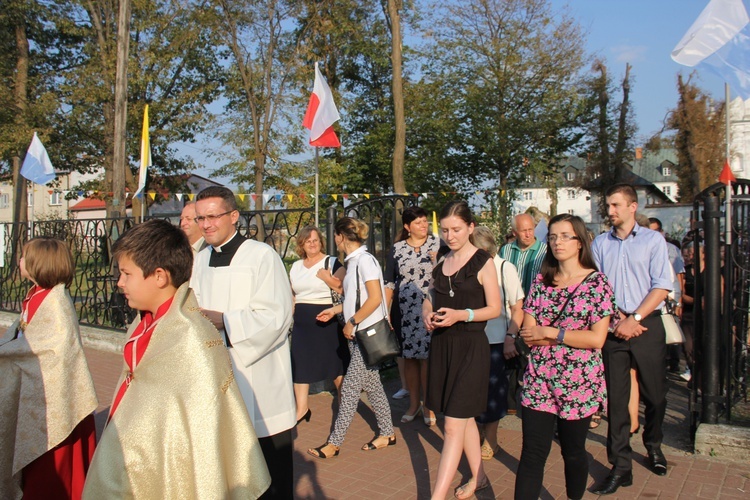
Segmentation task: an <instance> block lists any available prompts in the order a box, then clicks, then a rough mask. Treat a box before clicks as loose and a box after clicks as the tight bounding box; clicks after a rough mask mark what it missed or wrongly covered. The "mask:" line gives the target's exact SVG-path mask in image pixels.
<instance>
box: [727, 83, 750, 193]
mask: <svg viewBox="0 0 750 500" xmlns="http://www.w3.org/2000/svg"><path fill="white" fill-rule="evenodd" d="M729 122H730V126H729V128H730V130H731V140H730V143H729V146H730V148H729V149H730V161H729V165H730V166H731V168H732V172H733V173H734V176H735V177H737V178H738V179H750V99H748V100H747V101H743V100H742V99H741V98H739V97H738V98H737V99H735V100H733V101H732V102H731V103H730V104H729Z"/></svg>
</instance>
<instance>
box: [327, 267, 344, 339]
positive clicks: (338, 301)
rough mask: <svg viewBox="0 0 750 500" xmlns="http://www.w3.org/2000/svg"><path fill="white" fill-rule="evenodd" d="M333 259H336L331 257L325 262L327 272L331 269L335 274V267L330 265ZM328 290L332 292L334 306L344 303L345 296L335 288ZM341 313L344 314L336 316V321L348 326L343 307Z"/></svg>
mask: <svg viewBox="0 0 750 500" xmlns="http://www.w3.org/2000/svg"><path fill="white" fill-rule="evenodd" d="M333 258H334V257H331V256H330V255H329V256H328V257H326V262H325V265H324V267H325V270H326V271H328V270H329V269H330V270H331V274H333V266H331V265H330V263H331V259H333ZM328 290H330V291H331V302H332V303H333V305H334V306H338V305H341V304H343V303H344V297H343V295H341V294H339V293H338V292H337V291H336V290H334V289H333V288H330V287H329V288H328ZM341 311H342V312H340V313H337V314H336V319H338V320H339V324H340V325H341V326H344V325H345V324H346V318H344V312H343V307H342V309H341Z"/></svg>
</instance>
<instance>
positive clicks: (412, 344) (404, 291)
mask: <svg viewBox="0 0 750 500" xmlns="http://www.w3.org/2000/svg"><path fill="white" fill-rule="evenodd" d="M401 220H402V223H403V225H404V228H403V230H402V231H401V234H400V235H399V237H398V241H396V243H395V244H394V245H393V248H392V249H391V252H390V254H389V255H388V259H387V261H386V266H385V275H384V278H385V297H386V304H390V302H391V300H392V298H393V297H394V295H395V296H396V297H398V306H399V312H400V313H401V315H400V316H401V324H400V325H397V327H396V330H397V331H399V330H400V332H401V356H402V358H403V359H404V377H405V379H406V388H407V389H408V391H409V403H410V404H409V409H408V410H407V411H406V413H405V414H404V415H403V416H402V417H401V422H403V423H408V422H411V421H412V420H414V418H415V417H416V416H417V415H418V414H419V412H420V411H422V412H423V417H424V423H425V424H426V425H428V426H431V425H434V424H435V414H434V413H433V412H432V411H430V410H429V409H428V408H424V407H423V406H421V394H422V391H423V390H424V389H425V388H426V386H427V358H428V356H429V354H430V338H431V337H430V335H429V334H428V333H427V329H426V328H425V325H424V321H422V302H424V298H425V296H426V295H427V289H428V288H429V286H430V280H431V279H432V268H433V267H434V266H435V256H436V255H437V251H438V249H439V248H440V240H439V239H438V238H437V237H436V236H434V235H431V234H428V232H429V231H428V230H429V223H428V222H427V212H426V211H425V210H424V209H423V208H420V207H408V208H406V209H404V212H403V214H402V215H401ZM389 310H390V307H389ZM398 326H400V328H398Z"/></svg>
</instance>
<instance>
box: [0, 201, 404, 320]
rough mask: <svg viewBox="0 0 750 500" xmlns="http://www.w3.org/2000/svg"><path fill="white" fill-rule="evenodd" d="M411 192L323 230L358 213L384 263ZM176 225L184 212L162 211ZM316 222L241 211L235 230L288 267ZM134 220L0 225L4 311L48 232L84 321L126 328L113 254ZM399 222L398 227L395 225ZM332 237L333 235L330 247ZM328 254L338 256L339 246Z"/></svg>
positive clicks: (128, 316)
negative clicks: (24, 259)
mask: <svg viewBox="0 0 750 500" xmlns="http://www.w3.org/2000/svg"><path fill="white" fill-rule="evenodd" d="M416 202H417V199H416V198H415V197H412V196H387V197H382V198H373V199H372V200H364V201H362V202H359V203H353V204H350V205H349V206H347V207H346V208H343V207H342V206H341V205H334V206H332V207H330V208H329V209H328V211H327V217H326V218H325V219H321V221H320V223H321V231H322V232H323V234H326V233H329V232H332V231H333V224H334V223H335V221H336V220H337V219H338V217H340V216H343V215H348V216H352V217H358V218H361V219H362V220H364V221H365V222H367V224H368V225H369V226H370V228H371V230H370V234H369V237H368V248H370V249H371V250H372V252H373V254H375V255H376V256H377V257H378V258H379V260H380V261H381V262H384V260H385V254H386V250H387V249H389V248H390V246H391V245H392V244H393V239H394V236H395V235H396V234H397V228H398V227H400V226H399V225H400V220H401V218H400V215H399V214H400V212H399V210H400V209H401V208H402V207H404V206H409V205H413V204H415V203H416ZM160 217H161V218H166V219H169V220H170V221H171V222H173V223H174V224H177V223H178V222H179V217H180V215H179V214H177V213H175V214H164V215H160ZM314 223H315V213H314V210H313V209H312V208H304V209H289V210H261V211H246V212H241V213H240V218H239V221H238V223H237V229H238V231H239V232H240V234H242V235H244V236H245V237H247V238H251V239H255V240H259V241H263V242H265V243H267V244H269V245H270V246H271V247H273V248H274V250H276V252H277V253H278V254H279V255H280V256H281V258H282V259H283V260H284V262H285V264H286V265H287V266H289V265H291V262H292V261H293V260H296V259H297V255H296V254H295V252H294V248H295V246H296V237H297V235H298V234H299V232H300V230H301V229H302V228H303V227H305V226H307V225H312V224H314ZM133 224H135V220H134V219H132V218H116V219H91V220H79V219H72V220H56V221H37V222H33V223H29V224H13V223H0V233H2V234H1V235H0V236H2V237H1V238H0V241H2V244H3V247H2V249H1V250H2V251H1V252H0V254H1V255H2V258H3V262H2V264H3V265H2V267H0V309H1V310H5V311H13V312H20V310H21V302H22V301H23V298H24V297H25V296H26V292H27V291H28V288H29V284H28V283H27V282H24V280H23V279H22V278H21V274H20V269H19V267H18V261H19V259H20V256H21V249H22V248H23V244H24V243H25V242H27V241H28V240H29V239H30V238H33V237H37V236H50V237H55V238H58V239H60V240H63V241H65V242H66V243H67V245H68V247H69V248H70V251H71V254H72V255H73V261H74V264H75V269H76V272H75V277H74V279H73V283H72V285H71V287H70V294H71V296H72V297H73V301H74V303H75V307H76V312H77V313H78V318H79V321H80V322H81V323H82V324H86V325H91V326H101V327H109V328H116V329H124V328H126V326H127V325H128V324H129V323H130V322H131V321H132V320H133V318H134V317H135V312H134V311H132V310H131V309H130V308H129V307H128V305H127V303H126V301H125V298H124V297H123V295H122V294H121V293H120V292H119V291H118V289H117V279H118V271H117V268H116V265H115V263H114V262H113V261H112V258H111V249H112V245H113V244H114V242H115V241H117V239H118V238H119V236H120V235H121V234H122V233H123V232H124V231H125V230H127V229H128V228H129V227H131V226H132V225H133ZM397 226H398V227H397ZM332 244H333V238H332V237H330V238H329V249H330V245H332ZM329 253H334V254H335V249H334V250H333V251H330V252H329Z"/></svg>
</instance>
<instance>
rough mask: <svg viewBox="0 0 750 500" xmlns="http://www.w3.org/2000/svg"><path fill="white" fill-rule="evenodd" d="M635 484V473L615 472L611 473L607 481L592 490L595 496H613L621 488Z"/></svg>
mask: <svg viewBox="0 0 750 500" xmlns="http://www.w3.org/2000/svg"><path fill="white" fill-rule="evenodd" d="M632 484H633V472H632V471H628V472H623V473H622V474H617V473H615V471H614V470H612V472H610V473H609V476H607V479H605V480H604V481H602V482H601V483H599V484H598V485H596V486H595V487H594V489H593V490H591V493H593V494H594V495H611V494H612V493H614V492H615V491H617V489H618V488H619V487H620V486H631V485H632Z"/></svg>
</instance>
